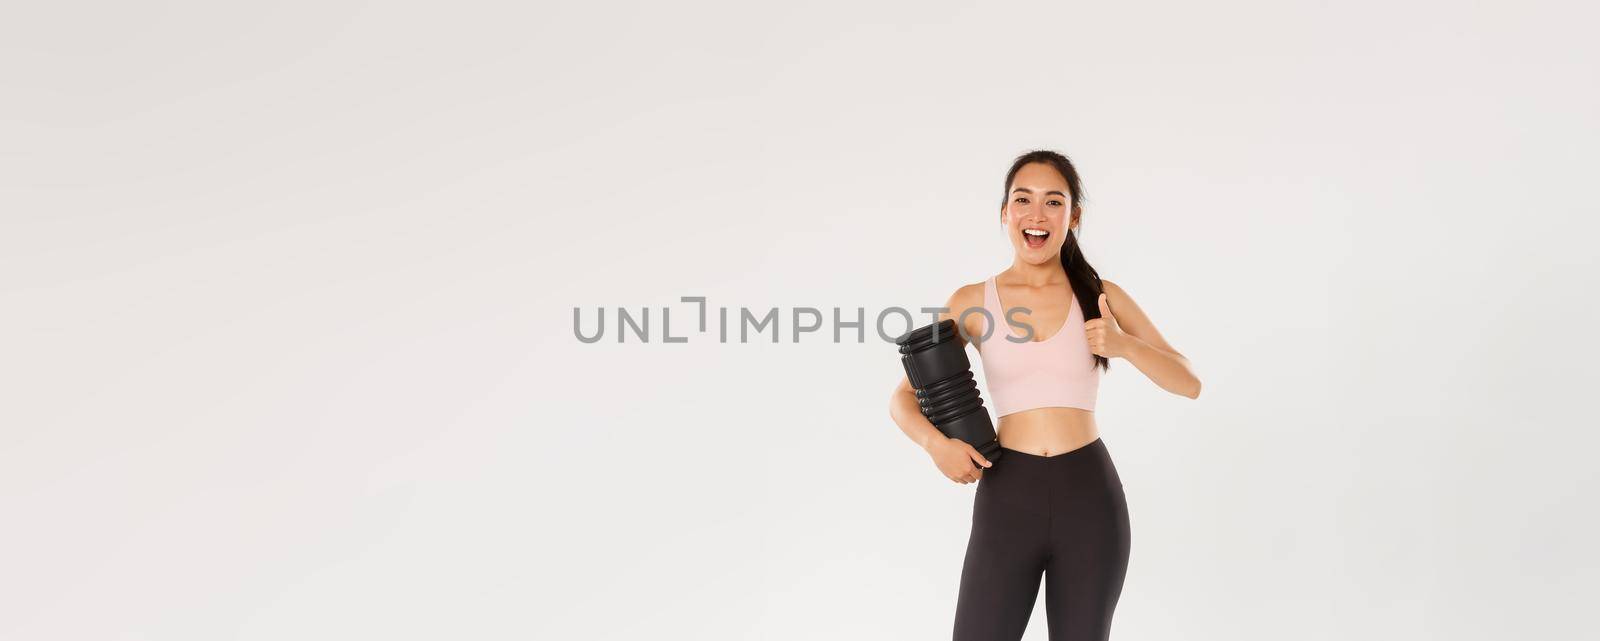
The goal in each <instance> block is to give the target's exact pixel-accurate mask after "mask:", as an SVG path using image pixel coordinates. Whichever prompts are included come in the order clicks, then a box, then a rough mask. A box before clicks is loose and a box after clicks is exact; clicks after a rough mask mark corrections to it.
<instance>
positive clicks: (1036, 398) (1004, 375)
mask: <svg viewBox="0 0 1600 641" xmlns="http://www.w3.org/2000/svg"><path fill="white" fill-rule="evenodd" d="M1069 298H1071V302H1070V303H1068V305H1069V307H1068V308H1067V322H1066V323H1064V324H1062V326H1061V329H1059V330H1056V333H1054V334H1051V335H1050V338H1047V339H1045V340H1043V341H1033V340H1030V341H1028V342H1025V343H1019V342H1016V341H1017V340H1020V339H1021V337H1020V336H1018V335H1016V334H1015V333H1013V332H1012V331H1011V325H1010V324H1008V323H1007V322H1006V314H1005V310H1004V309H1001V307H1000V290H999V288H998V287H996V286H995V283H994V277H993V276H990V277H989V280H987V281H985V282H984V284H983V306H984V308H985V309H987V310H989V317H990V318H992V319H994V329H993V330H992V331H991V332H990V334H989V338H988V340H980V341H975V342H976V343H977V347H978V355H979V356H981V357H982V359H983V377H984V379H985V381H987V383H988V387H989V396H990V397H992V400H993V402H994V409H995V413H996V415H997V416H1005V415H1007V414H1015V413H1017V412H1021V411H1023V410H1031V409H1034V408H1039V407H1076V408H1080V409H1086V410H1089V411H1094V401H1095V396H1096V395H1097V394H1098V393H1099V391H1100V370H1099V369H1097V368H1096V367H1095V359H1094V353H1093V352H1090V351H1089V341H1088V339H1087V338H1085V337H1084V333H1083V323H1084V320H1083V310H1081V309H1079V306H1078V297H1077V296H1076V295H1074V296H1070V297H1069ZM1033 333H1034V335H1038V334H1042V333H1043V332H1042V331H1041V330H1040V328H1038V327H1035V328H1034V330H1033ZM980 338H981V337H980Z"/></svg>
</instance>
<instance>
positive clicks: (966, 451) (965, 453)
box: [928, 436, 994, 485]
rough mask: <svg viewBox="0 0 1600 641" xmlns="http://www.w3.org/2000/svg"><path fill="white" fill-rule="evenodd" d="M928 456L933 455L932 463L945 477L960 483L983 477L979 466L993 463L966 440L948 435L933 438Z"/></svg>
mask: <svg viewBox="0 0 1600 641" xmlns="http://www.w3.org/2000/svg"><path fill="white" fill-rule="evenodd" d="M928 456H930V457H933V463H934V465H937V466H938V467H939V472H940V473H942V474H944V476H945V478H948V479H950V480H952V481H955V482H957V483H960V484H962V485H966V484H968V483H974V482H977V480H978V479H981V478H983V470H982V469H980V468H979V466H982V467H990V466H993V465H994V464H993V463H990V462H989V460H988V459H986V458H983V455H982V454H979V453H978V450H977V449H975V448H973V447H972V445H970V444H968V443H967V442H966V441H963V440H961V439H959V438H953V437H948V436H946V437H944V438H939V439H934V442H933V444H932V445H929V446H928Z"/></svg>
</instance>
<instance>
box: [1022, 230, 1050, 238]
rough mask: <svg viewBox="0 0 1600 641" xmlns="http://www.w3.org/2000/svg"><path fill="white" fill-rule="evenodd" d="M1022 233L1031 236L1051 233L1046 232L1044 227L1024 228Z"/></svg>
mask: <svg viewBox="0 0 1600 641" xmlns="http://www.w3.org/2000/svg"><path fill="white" fill-rule="evenodd" d="M1022 233H1024V234H1027V235H1029V236H1045V235H1048V234H1049V232H1046V231H1044V230H1042V229H1024V230H1022Z"/></svg>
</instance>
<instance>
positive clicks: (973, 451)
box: [967, 445, 993, 467]
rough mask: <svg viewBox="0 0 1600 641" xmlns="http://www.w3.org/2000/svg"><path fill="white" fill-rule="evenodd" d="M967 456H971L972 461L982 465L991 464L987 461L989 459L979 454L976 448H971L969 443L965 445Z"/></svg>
mask: <svg viewBox="0 0 1600 641" xmlns="http://www.w3.org/2000/svg"><path fill="white" fill-rule="evenodd" d="M967 456H970V457H972V462H973V463H977V464H978V465H982V466H984V467H989V466H991V465H993V463H990V462H989V459H986V458H984V457H983V455H982V454H979V453H978V450H976V449H973V448H972V446H971V445H968V446H967Z"/></svg>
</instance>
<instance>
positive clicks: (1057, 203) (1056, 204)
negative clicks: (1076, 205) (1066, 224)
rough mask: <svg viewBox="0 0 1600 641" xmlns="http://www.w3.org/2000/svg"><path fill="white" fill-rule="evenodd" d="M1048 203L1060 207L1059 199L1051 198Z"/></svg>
mask: <svg viewBox="0 0 1600 641" xmlns="http://www.w3.org/2000/svg"><path fill="white" fill-rule="evenodd" d="M1050 204H1051V205H1053V206H1056V207H1060V206H1061V201H1059V200H1052V201H1050Z"/></svg>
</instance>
